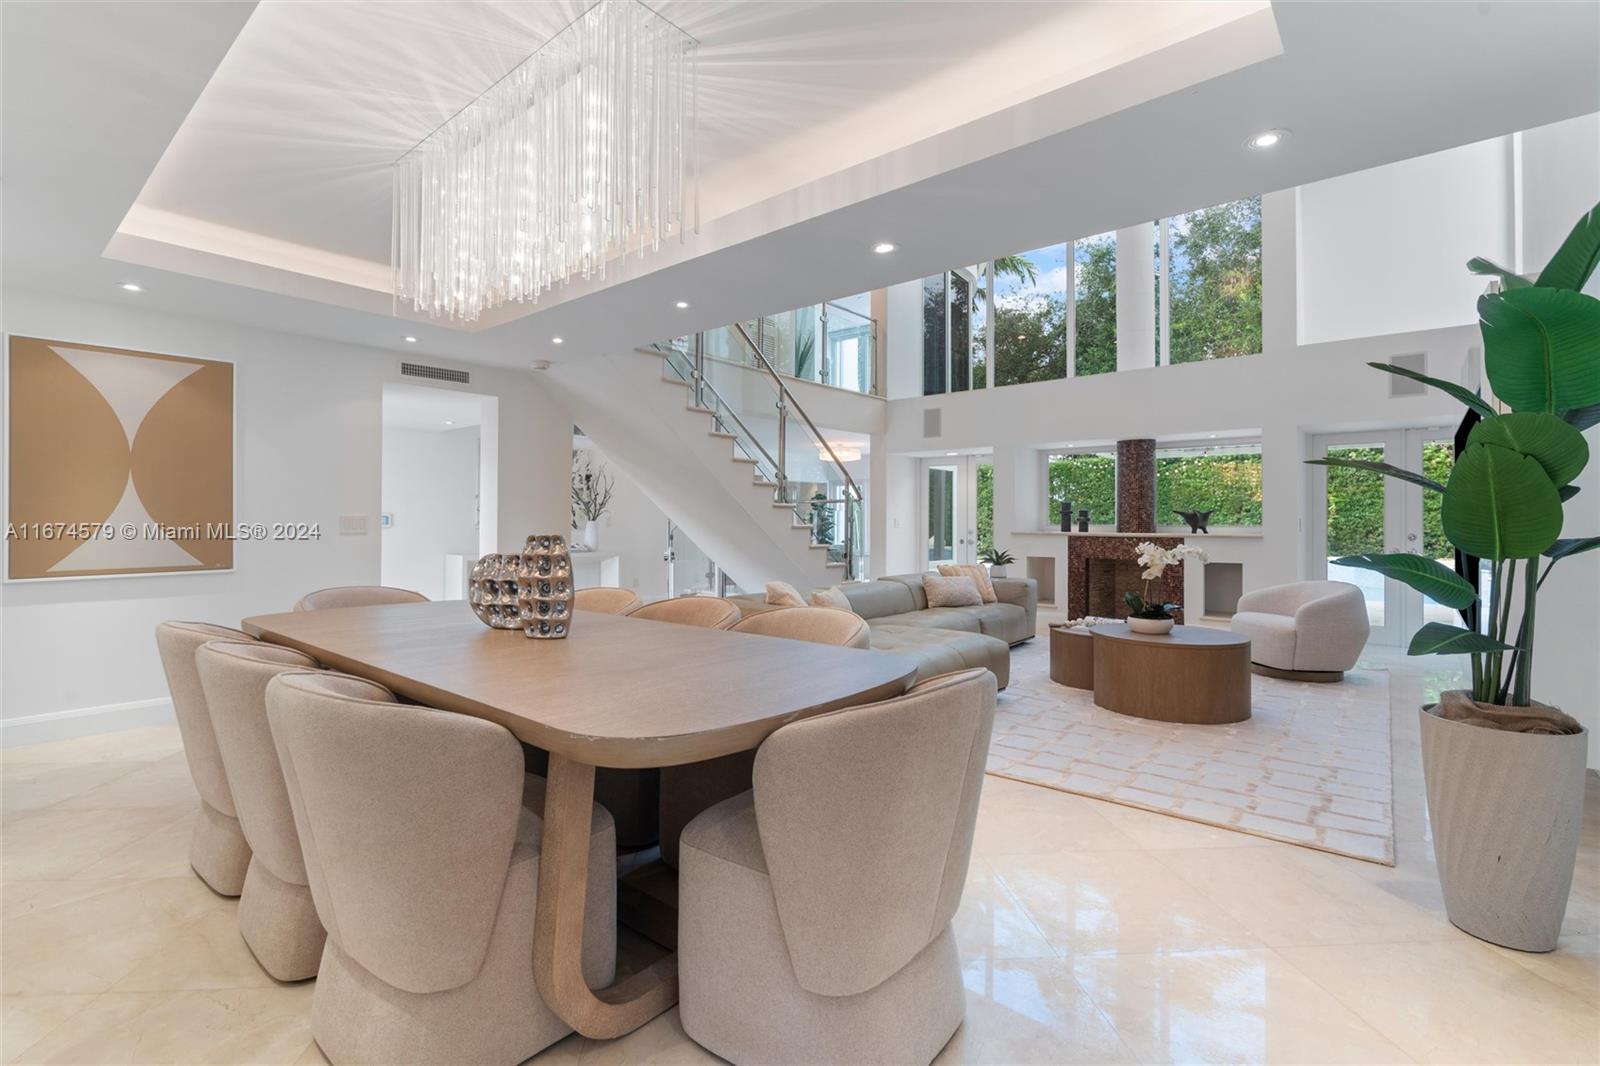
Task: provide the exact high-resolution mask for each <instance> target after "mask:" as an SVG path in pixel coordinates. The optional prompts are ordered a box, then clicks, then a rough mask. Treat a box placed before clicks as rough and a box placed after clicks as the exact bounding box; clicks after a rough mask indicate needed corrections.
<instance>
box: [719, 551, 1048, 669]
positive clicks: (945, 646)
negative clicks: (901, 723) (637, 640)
mask: <svg viewBox="0 0 1600 1066" xmlns="http://www.w3.org/2000/svg"><path fill="white" fill-rule="evenodd" d="M839 591H840V592H842V593H844V595H845V598H846V599H848V600H849V601H850V607H851V609H852V610H854V611H855V613H856V614H858V615H860V616H861V617H862V618H864V619H866V620H867V626H868V629H869V630H870V636H871V642H872V648H873V649H874V650H875V651H887V652H894V653H895V654H897V655H904V656H906V657H907V658H910V659H915V660H916V661H917V680H918V681H925V680H927V679H928V678H930V677H938V676H939V675H940V674H948V673H951V672H953V671H956V670H965V669H969V668H971V667H979V666H981V667H986V668H987V669H988V670H989V671H990V672H991V673H993V674H994V676H995V680H996V681H997V682H998V683H999V685H1000V687H1001V688H1005V687H1006V684H1007V683H1008V682H1009V681H1010V679H1011V646H1012V645H1013V644H1020V643H1022V642H1023V641H1025V640H1031V639H1032V638H1033V636H1034V629H1035V627H1036V626H1037V624H1038V614H1039V586H1038V583H1037V582H1035V581H1033V580H1032V579H1031V578H995V579H994V591H995V596H996V598H997V599H998V600H999V602H998V603H985V604H983V605H981V606H977V607H934V608H929V607H928V597H927V595H926V594H924V592H923V591H922V575H921V574H896V575H894V576H892V577H884V578H879V579H878V580H877V581H860V582H856V583H853V584H849V585H840V586H839ZM729 600H730V601H731V602H733V603H734V604H736V605H737V606H738V607H739V610H740V611H741V612H742V613H743V614H744V615H746V616H748V615H751V614H759V613H761V612H763V611H781V610H783V609H784V608H782V607H775V606H773V605H772V604H769V603H767V602H766V600H765V599H764V597H762V596H761V595H760V594H754V595H744V596H730V597H729Z"/></svg>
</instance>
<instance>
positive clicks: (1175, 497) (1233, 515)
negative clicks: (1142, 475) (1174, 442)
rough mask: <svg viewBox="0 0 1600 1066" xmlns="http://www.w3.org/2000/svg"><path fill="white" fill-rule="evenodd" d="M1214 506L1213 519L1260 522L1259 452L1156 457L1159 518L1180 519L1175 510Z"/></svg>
mask: <svg viewBox="0 0 1600 1066" xmlns="http://www.w3.org/2000/svg"><path fill="white" fill-rule="evenodd" d="M1179 508H1182V509H1183V510H1185V511H1211V512H1212V515H1211V520H1210V523H1209V524H1210V525H1211V526H1213V527H1224V526H1259V525H1261V455H1260V453H1251V452H1239V453H1237V454H1234V455H1175V456H1168V457H1167V458H1162V457H1161V456H1159V455H1158V456H1157V457H1156V524H1157V525H1168V526H1170V525H1180V524H1182V522H1183V519H1181V518H1179V517H1178V514H1177V511H1178V509H1179Z"/></svg>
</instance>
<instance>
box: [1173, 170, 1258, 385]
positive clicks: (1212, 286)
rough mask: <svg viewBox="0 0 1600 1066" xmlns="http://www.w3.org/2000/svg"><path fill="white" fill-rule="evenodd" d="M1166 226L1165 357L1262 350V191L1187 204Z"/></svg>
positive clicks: (1179, 359)
mask: <svg viewBox="0 0 1600 1066" xmlns="http://www.w3.org/2000/svg"><path fill="white" fill-rule="evenodd" d="M1171 231H1172V235H1171V259H1172V264H1171V271H1170V277H1171V294H1170V297H1169V304H1168V306H1169V308H1170V311H1169V313H1170V315H1171V321H1172V339H1171V344H1172V348H1171V352H1172V362H1174V363H1196V362H1201V361H1203V360H1206V359H1225V358H1228V357H1229V356H1235V355H1254V354H1255V353H1257V352H1259V351H1261V198H1260V197H1259V196H1256V197H1252V198H1251V199H1248V200H1235V201H1234V202H1233V203H1230V204H1219V205H1217V206H1216V207H1208V208H1205V209H1204V210H1201V211H1191V212H1189V213H1188V214H1187V215H1183V216H1180V217H1179V218H1175V219H1173V220H1172V223H1171Z"/></svg>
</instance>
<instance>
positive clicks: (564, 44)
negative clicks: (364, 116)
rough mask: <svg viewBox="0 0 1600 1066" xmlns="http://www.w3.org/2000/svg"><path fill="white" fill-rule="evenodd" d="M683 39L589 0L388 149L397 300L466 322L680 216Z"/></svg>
mask: <svg viewBox="0 0 1600 1066" xmlns="http://www.w3.org/2000/svg"><path fill="white" fill-rule="evenodd" d="M695 46H696V42H695V40H694V38H692V37H690V36H689V35H688V34H686V33H684V32H683V31H682V30H680V29H678V27H676V26H674V25H673V24H672V23H671V22H669V21H667V20H666V19H664V18H662V17H661V16H660V15H657V14H656V13H655V12H654V11H651V10H650V9H649V8H648V7H645V6H644V5H643V4H642V3H639V2H638V0H599V2H598V3H596V4H595V5H594V6H593V7H591V8H589V9H588V10H587V11H586V12H584V13H583V14H582V15H581V16H579V17H578V19H577V20H576V21H575V22H573V23H571V24H570V25H569V26H567V27H566V28H565V29H563V30H562V31H561V32H560V33H558V34H556V35H555V36H554V37H552V38H550V40H549V41H548V42H546V43H545V44H544V46H543V47H541V48H540V49H539V50H538V51H537V52H535V53H533V55H531V56H529V57H528V58H527V59H525V60H524V61H523V62H522V63H521V64H520V65H518V66H517V67H516V68H515V69H514V70H512V71H511V72H510V73H509V74H507V75H506V76H505V77H504V78H502V79H501V80H500V81H498V82H496V83H495V84H494V86H492V87H491V88H490V89H489V90H488V91H487V92H485V93H484V94H483V95H482V96H480V97H478V98H477V99H476V100H474V101H472V103H470V104H468V105H467V106H466V107H464V108H462V109H461V110H460V111H458V112H457V113H456V114H455V115H454V116H453V117H451V118H450V119H449V120H448V121H446V122H445V123H444V125H442V126H440V127H439V128H438V129H436V130H434V131H433V132H432V133H430V134H429V135H428V136H427V137H425V138H424V139H423V140H422V141H421V143H419V144H418V145H417V146H416V147H415V148H413V149H411V151H409V152H407V153H406V154H405V155H404V156H401V157H400V159H398V160H397V161H396V162H395V164H394V226H393V233H392V236H391V242H390V265H391V266H392V267H393V270H394V293H395V300H396V302H397V304H398V303H399V302H402V301H403V302H406V303H409V304H410V305H411V306H412V307H413V308H415V309H416V310H417V311H420V312H426V313H427V314H429V315H431V316H433V317H444V318H453V319H461V320H464V321H468V322H471V321H475V320H476V319H477V318H478V317H479V316H480V315H481V314H482V313H483V312H484V311H486V310H489V309H491V308H494V307H497V306H499V305H501V304H503V303H506V302H507V301H510V300H516V301H526V300H537V299H538V298H539V294H540V293H542V292H543V291H544V290H546V289H549V288H551V287H553V286H554V285H556V284H558V283H560V282H564V281H566V280H568V279H570V278H572V277H573V276H574V275H577V276H580V277H584V278H588V277H590V276H591V275H594V274H598V275H599V276H601V277H604V276H605V270H606V264H607V262H608V261H609V260H612V259H616V258H619V257H621V256H623V255H627V254H629V253H632V252H637V253H638V254H640V255H643V254H644V253H645V251H647V250H654V249H655V248H657V247H659V246H660V244H661V241H662V239H663V238H665V237H669V236H674V235H680V236H681V235H682V234H683V233H684V231H685V228H686V227H692V226H693V225H694V224H695V221H694V220H693V219H692V217H691V215H692V212H693V210H694V204H693V199H694V189H693V183H694V170H695V158H694V156H695V151H694V148H695V145H694V141H695V138H694V125H695V85H694V54H695Z"/></svg>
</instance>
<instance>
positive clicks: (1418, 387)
mask: <svg viewBox="0 0 1600 1066" xmlns="http://www.w3.org/2000/svg"><path fill="white" fill-rule="evenodd" d="M1389 365H1390V366H1397V367H1399V368H1400V369H1401V370H1409V371H1411V372H1412V373H1414V374H1426V373H1427V372H1428V355H1427V353H1426V352H1417V353H1416V354H1415V355H1397V356H1395V357H1394V358H1392V359H1390V360H1389ZM1427 391H1428V388H1427V386H1426V385H1424V384H1423V383H1422V382H1420V381H1413V380H1411V379H1410V378H1403V377H1401V376H1400V375H1399V374H1390V375H1389V395H1390V396H1421V395H1422V394H1423V393H1425V392H1427Z"/></svg>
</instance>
